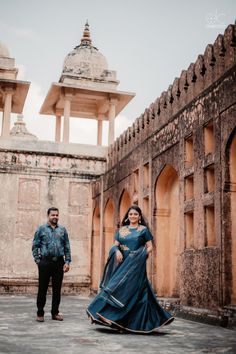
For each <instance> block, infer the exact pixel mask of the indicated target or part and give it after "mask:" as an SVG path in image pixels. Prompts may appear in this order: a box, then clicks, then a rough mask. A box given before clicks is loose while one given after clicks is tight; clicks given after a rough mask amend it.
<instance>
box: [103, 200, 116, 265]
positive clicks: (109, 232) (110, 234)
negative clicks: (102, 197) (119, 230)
mask: <svg viewBox="0 0 236 354" xmlns="http://www.w3.org/2000/svg"><path fill="white" fill-rule="evenodd" d="M114 231H115V208H114V204H113V202H112V200H111V199H108V202H107V204H106V207H105V212H104V261H106V259H107V257H108V253H109V249H110V248H111V246H112V244H113V243H114Z"/></svg>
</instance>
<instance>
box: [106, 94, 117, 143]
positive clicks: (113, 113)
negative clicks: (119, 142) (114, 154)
mask: <svg viewBox="0 0 236 354" xmlns="http://www.w3.org/2000/svg"><path fill="white" fill-rule="evenodd" d="M116 104H117V99H113V98H112V99H110V104H109V113H108V118H109V133H108V145H111V144H113V143H114V140H115V116H116Z"/></svg>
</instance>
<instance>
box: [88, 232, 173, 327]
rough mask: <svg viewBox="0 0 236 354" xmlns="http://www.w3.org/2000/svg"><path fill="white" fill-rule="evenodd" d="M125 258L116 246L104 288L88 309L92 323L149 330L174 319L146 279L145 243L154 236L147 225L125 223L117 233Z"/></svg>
mask: <svg viewBox="0 0 236 354" xmlns="http://www.w3.org/2000/svg"><path fill="white" fill-rule="evenodd" d="M115 239H116V240H117V241H118V242H119V244H120V246H119V249H120V251H121V252H122V254H123V261H122V262H121V263H118V262H117V260H116V256H115V253H116V251H117V246H113V247H112V248H111V250H110V252H109V257H108V260H107V263H106V265H105V269H104V273H103V277H102V280H101V284H100V288H101V291H100V292H99V294H98V295H97V296H96V297H95V298H94V299H93V301H92V302H91V303H90V305H89V306H88V308H87V314H88V316H89V317H90V318H91V320H92V322H94V323H96V324H101V325H104V326H110V327H112V328H116V329H120V330H124V331H130V332H134V333H135V332H137V333H150V332H153V331H155V330H158V328H160V327H161V326H163V325H167V324H169V323H171V322H172V321H173V320H174V318H173V317H172V315H171V314H170V313H168V312H167V311H165V310H164V309H163V308H162V307H161V306H160V305H159V303H158V301H157V299H156V296H155V294H154V291H153V289H152V286H151V284H150V282H149V280H148V278H147V273H146V259H147V251H146V247H145V244H146V242H147V241H150V240H152V239H153V237H152V235H151V233H150V232H149V230H148V229H147V227H145V226H143V225H139V226H137V227H130V226H122V227H121V228H120V230H119V231H118V232H117V233H116V235H115Z"/></svg>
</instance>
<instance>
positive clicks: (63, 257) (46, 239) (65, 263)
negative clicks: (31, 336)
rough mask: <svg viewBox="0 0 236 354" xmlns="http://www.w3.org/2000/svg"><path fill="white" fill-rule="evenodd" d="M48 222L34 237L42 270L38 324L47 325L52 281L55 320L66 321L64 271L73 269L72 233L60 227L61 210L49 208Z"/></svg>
mask: <svg viewBox="0 0 236 354" xmlns="http://www.w3.org/2000/svg"><path fill="white" fill-rule="evenodd" d="M47 216H48V222H47V224H45V225H41V226H39V228H38V229H37V231H36V232H35V235H34V240H33V245H32V253H33V257H34V260H35V262H36V264H37V265H38V270H39V286H38V296H37V308H38V311H37V318H36V320H37V321H38V322H44V306H45V304H46V295H47V290H48V284H49V281H50V278H51V279H52V307H51V315H52V319H53V320H57V321H63V317H62V316H61V315H60V314H59V305H60V300H61V285H62V280H63V274H64V272H68V271H69V269H70V262H71V253H70V242H69V238H68V233H67V231H66V229H65V227H63V226H61V225H59V224H58V219H59V210H58V209H57V208H54V207H53V208H49V209H48V211H47Z"/></svg>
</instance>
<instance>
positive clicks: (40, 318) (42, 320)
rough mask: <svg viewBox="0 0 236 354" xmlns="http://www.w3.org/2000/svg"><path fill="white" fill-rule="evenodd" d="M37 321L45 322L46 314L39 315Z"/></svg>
mask: <svg viewBox="0 0 236 354" xmlns="http://www.w3.org/2000/svg"><path fill="white" fill-rule="evenodd" d="M36 321H37V322H44V316H37V318H36Z"/></svg>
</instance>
